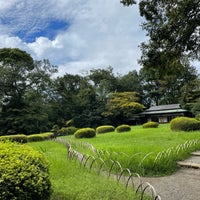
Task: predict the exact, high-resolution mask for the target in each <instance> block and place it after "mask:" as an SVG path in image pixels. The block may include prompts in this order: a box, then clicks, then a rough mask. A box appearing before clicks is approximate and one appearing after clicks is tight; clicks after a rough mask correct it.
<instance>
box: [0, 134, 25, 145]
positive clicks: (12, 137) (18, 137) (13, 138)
mask: <svg viewBox="0 0 200 200" xmlns="http://www.w3.org/2000/svg"><path fill="white" fill-rule="evenodd" d="M7 140H10V141H12V142H18V143H27V136H26V135H23V134H19V135H5V136H0V141H7Z"/></svg>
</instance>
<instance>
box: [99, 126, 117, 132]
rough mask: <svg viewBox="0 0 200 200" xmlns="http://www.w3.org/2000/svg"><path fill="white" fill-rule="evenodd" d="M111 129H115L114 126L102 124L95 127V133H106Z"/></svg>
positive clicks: (111, 130)
mask: <svg viewBox="0 0 200 200" xmlns="http://www.w3.org/2000/svg"><path fill="white" fill-rule="evenodd" d="M113 131H115V127H114V126H111V125H104V126H99V127H97V128H96V133H108V132H113Z"/></svg>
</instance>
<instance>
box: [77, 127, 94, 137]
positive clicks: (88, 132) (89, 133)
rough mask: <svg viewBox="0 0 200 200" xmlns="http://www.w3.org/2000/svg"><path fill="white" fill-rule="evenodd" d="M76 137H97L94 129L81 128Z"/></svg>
mask: <svg viewBox="0 0 200 200" xmlns="http://www.w3.org/2000/svg"><path fill="white" fill-rule="evenodd" d="M74 135H75V138H92V137H95V136H96V132H95V130H94V129H93V128H81V129H79V130H77V131H76V132H75V133H74Z"/></svg>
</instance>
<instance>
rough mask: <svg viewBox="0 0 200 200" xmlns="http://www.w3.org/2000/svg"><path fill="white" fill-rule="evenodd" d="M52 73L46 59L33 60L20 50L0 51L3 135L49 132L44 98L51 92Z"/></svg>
mask: <svg viewBox="0 0 200 200" xmlns="http://www.w3.org/2000/svg"><path fill="white" fill-rule="evenodd" d="M55 71H56V70H55V68H54V66H51V65H50V63H49V62H48V60H43V61H34V60H33V58H32V57H31V56H30V55H29V54H28V53H26V52H25V51H22V50H20V49H12V48H3V49H0V85H1V87H0V102H1V103H0V110H1V112H0V129H1V131H2V133H3V134H4V135H6V134H10V132H12V134H16V133H23V134H32V133H38V132H41V131H47V130H48V129H49V125H50V124H49V123H47V121H48V119H49V116H48V115H49V110H50V109H49V105H48V104H47V101H46V100H47V99H45V98H46V96H47V93H51V92H50V83H51V80H50V76H51V75H52V74H53V73H54V72H55ZM45 90H46V91H45ZM47 90H48V92H47Z"/></svg>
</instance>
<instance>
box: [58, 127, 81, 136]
mask: <svg viewBox="0 0 200 200" xmlns="http://www.w3.org/2000/svg"><path fill="white" fill-rule="evenodd" d="M77 130H78V129H77V128H76V127H74V126H70V127H62V128H61V129H59V130H58V131H57V134H58V136H66V135H73V134H74V133H75V132H76V131H77Z"/></svg>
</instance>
